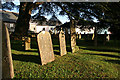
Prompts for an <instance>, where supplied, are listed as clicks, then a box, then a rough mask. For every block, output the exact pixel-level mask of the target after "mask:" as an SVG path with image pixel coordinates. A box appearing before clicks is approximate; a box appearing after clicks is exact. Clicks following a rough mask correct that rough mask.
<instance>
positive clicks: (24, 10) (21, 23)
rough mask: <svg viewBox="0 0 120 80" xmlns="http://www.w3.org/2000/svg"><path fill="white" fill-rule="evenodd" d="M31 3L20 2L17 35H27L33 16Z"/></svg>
mask: <svg viewBox="0 0 120 80" xmlns="http://www.w3.org/2000/svg"><path fill="white" fill-rule="evenodd" d="M30 4H32V3H27V2H20V9H19V16H18V19H17V23H16V27H15V33H16V35H20V36H27V32H28V29H29V21H30V18H31V8H30V7H29V5H30Z"/></svg>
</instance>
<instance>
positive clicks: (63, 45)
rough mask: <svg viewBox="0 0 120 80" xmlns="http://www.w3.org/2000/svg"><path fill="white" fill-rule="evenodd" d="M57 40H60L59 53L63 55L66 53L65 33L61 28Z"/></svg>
mask: <svg viewBox="0 0 120 80" xmlns="http://www.w3.org/2000/svg"><path fill="white" fill-rule="evenodd" d="M59 42H60V55H61V56H63V55H65V54H67V51H66V43H65V34H64V32H63V31H62V28H61V31H60V34H59Z"/></svg>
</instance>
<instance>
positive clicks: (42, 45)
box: [37, 31, 55, 65]
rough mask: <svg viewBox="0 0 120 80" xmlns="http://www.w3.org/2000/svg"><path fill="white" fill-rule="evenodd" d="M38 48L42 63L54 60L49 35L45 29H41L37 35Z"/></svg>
mask: <svg viewBox="0 0 120 80" xmlns="http://www.w3.org/2000/svg"><path fill="white" fill-rule="evenodd" d="M37 42H38V49H39V54H40V58H41V63H42V65H44V64H47V63H48V62H52V61H54V60H55V57H54V52H53V46H52V40H51V35H50V33H49V32H47V31H42V32H40V33H39V34H38V35H37Z"/></svg>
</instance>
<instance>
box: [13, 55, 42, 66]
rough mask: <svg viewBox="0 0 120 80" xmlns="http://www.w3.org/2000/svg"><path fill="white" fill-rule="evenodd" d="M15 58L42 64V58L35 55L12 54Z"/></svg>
mask: <svg viewBox="0 0 120 80" xmlns="http://www.w3.org/2000/svg"><path fill="white" fill-rule="evenodd" d="M12 58H13V60H18V61H24V62H33V63H36V64H41V59H40V57H39V56H35V55H23V54H19V55H16V54H12Z"/></svg>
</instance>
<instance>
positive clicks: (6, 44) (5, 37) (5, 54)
mask: <svg viewBox="0 0 120 80" xmlns="http://www.w3.org/2000/svg"><path fill="white" fill-rule="evenodd" d="M13 77H14V69H13V62H12V55H11V47H10V39H9V32H8V29H7V27H6V26H4V25H3V27H2V78H3V79H5V78H13Z"/></svg>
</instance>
